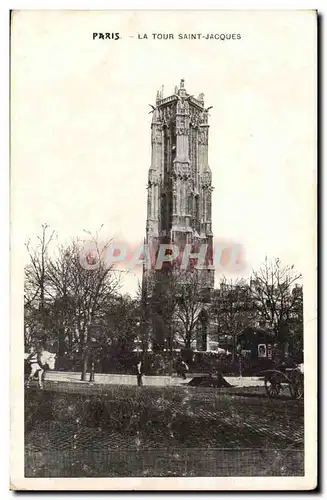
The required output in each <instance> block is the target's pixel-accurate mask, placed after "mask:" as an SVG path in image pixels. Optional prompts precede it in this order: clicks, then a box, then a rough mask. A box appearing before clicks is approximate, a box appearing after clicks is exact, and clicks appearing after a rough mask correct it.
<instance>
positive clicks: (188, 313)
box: [172, 269, 207, 349]
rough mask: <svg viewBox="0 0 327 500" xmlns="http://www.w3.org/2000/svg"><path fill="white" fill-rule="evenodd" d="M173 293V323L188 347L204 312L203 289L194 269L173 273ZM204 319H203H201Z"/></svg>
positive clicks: (194, 337) (193, 338) (194, 336)
mask: <svg viewBox="0 0 327 500" xmlns="http://www.w3.org/2000/svg"><path fill="white" fill-rule="evenodd" d="M172 293H174V294H175V311H174V319H175V325H176V324H177V325H178V326H179V335H180V337H181V338H182V340H183V342H184V345H185V347H186V348H188V349H189V348H190V347H191V344H192V342H193V341H194V340H195V339H196V336H197V326H198V325H199V323H200V321H201V319H202V318H204V316H205V317H206V316H207V315H206V314H203V311H204V309H205V290H204V288H203V286H202V285H201V281H200V279H199V274H198V272H197V270H196V269H193V270H186V271H180V270H179V271H177V272H175V273H174V281H173V290H172ZM202 321H204V319H202Z"/></svg>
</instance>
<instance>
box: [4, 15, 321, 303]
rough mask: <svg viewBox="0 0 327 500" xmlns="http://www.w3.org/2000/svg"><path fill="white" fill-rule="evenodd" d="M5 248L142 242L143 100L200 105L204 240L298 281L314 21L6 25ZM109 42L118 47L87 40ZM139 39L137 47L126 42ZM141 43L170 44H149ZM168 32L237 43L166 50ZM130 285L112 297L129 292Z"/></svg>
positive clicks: (311, 158)
mask: <svg viewBox="0 0 327 500" xmlns="http://www.w3.org/2000/svg"><path fill="white" fill-rule="evenodd" d="M12 28H13V31H12V150H11V157H12V162H11V182H12V188H11V193H12V197H11V217H12V226H13V238H12V244H13V245H15V246H16V248H18V249H19V251H20V249H21V256H22V262H23V261H24V259H25V257H24V251H23V243H24V241H26V240H27V239H28V238H32V239H34V238H35V237H36V236H37V235H38V234H39V233H40V226H41V224H42V223H44V222H47V223H48V224H49V225H50V226H51V228H53V229H55V230H56V231H58V233H59V237H60V239H61V240H63V241H64V240H66V239H68V238H69V237H72V236H81V235H83V229H89V230H91V231H93V232H94V231H96V229H97V228H99V226H100V225H101V224H104V227H103V229H102V231H101V234H102V235H103V237H104V238H105V237H108V238H111V237H116V238H118V239H120V240H122V239H123V240H124V241H127V242H129V243H130V244H131V245H133V244H135V245H138V244H140V243H141V242H142V240H143V238H144V235H145V222H146V203H147V202H146V194H147V192H146V184H147V175H148V168H149V166H150V155H151V142H150V124H151V115H149V114H148V112H149V110H150V108H149V106H148V104H149V103H152V104H154V101H155V96H156V91H157V89H158V88H160V87H161V85H164V92H165V95H166V96H168V95H170V94H172V93H173V89H174V86H175V85H178V84H179V82H180V79H181V78H184V79H185V87H186V90H187V92H188V93H190V94H194V95H195V96H196V95H198V94H199V93H200V92H203V93H204V94H205V105H206V106H213V109H211V110H210V115H211V116H210V134H209V164H210V166H211V169H212V174H213V186H214V187H215V190H214V193H213V199H212V219H213V231H214V236H215V239H216V240H226V241H233V242H236V243H239V244H241V245H243V247H244V250H245V258H246V264H247V268H246V269H245V270H244V272H243V274H244V275H247V274H248V273H249V272H250V270H251V268H253V267H257V266H258V265H260V263H261V262H262V261H263V259H264V257H265V255H270V256H273V257H274V256H276V257H277V256H278V257H280V258H281V259H282V260H283V261H284V262H285V263H291V264H295V265H296V267H297V268H298V269H299V270H300V271H304V269H305V267H306V266H307V261H308V258H309V257H310V255H312V253H311V254H310V251H312V248H314V241H315V232H316V220H315V193H316V179H315V168H316V130H315V127H316V67H315V60H316V52H315V51H316V38H315V29H316V25H315V14H314V13H313V11H312V12H311V13H310V12H309V11H303V12H291V11H290V12H272V11H266V12H235V11H232V12H229V11H221V12H207V13H206V12H185V11H184V12H177V11H176V12H138V13H137V14H136V13H135V14H133V13H128V12H125V13H122V12H87V11H86V12H69V11H66V12H46V11H44V12H33V11H31V12H18V13H16V14H15V15H14V17H13V25H12ZM93 32H119V33H120V35H121V37H122V39H120V40H98V39H96V40H93V36H92V35H93ZM138 33H140V34H143V33H147V34H148V37H149V38H148V39H147V40H146V39H143V40H138V39H137V34H138ZM152 33H173V34H175V39H174V40H165V41H158V40H153V39H152ZM178 33H202V34H206V33H220V34H221V33H223V34H233V33H234V34H238V33H239V34H240V35H241V39H240V40H225V41H222V40H215V39H213V40H205V39H201V40H178V39H177V36H178ZM136 285H137V276H136V275H134V274H133V273H130V274H129V276H127V277H126V279H125V281H124V288H123V289H124V291H128V292H131V293H133V292H134V291H135V289H136Z"/></svg>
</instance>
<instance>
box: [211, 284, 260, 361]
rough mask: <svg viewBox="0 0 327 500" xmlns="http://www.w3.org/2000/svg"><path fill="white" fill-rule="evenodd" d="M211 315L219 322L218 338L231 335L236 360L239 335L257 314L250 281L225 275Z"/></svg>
mask: <svg viewBox="0 0 327 500" xmlns="http://www.w3.org/2000/svg"><path fill="white" fill-rule="evenodd" d="M211 315H212V316H213V317H214V318H215V322H216V324H217V333H218V339H219V335H221V334H225V335H227V336H228V337H231V339H232V357H233V360H234V359H235V352H236V344H237V335H238V334H239V333H240V332H241V331H242V330H244V328H246V327H247V326H250V325H251V324H252V323H253V320H254V316H255V312H254V305H253V299H252V297H251V290H250V287H249V285H248V283H247V282H246V281H245V280H244V279H236V280H232V279H227V278H226V277H223V278H222V279H221V281H220V286H219V289H217V290H215V293H214V296H213V300H212V304H211Z"/></svg>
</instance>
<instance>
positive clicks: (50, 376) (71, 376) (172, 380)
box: [46, 371, 264, 387]
mask: <svg viewBox="0 0 327 500" xmlns="http://www.w3.org/2000/svg"><path fill="white" fill-rule="evenodd" d="M200 375H202V376H203V375H204V374H203V373H202V374H198V373H189V374H188V375H187V377H186V380H183V379H181V378H180V377H177V376H168V375H152V376H147V375H144V376H143V385H145V386H157V387H158V386H159V387H167V386H180V385H184V384H187V383H188V382H190V380H192V378H194V377H196V376H200ZM224 378H225V380H226V381H227V382H228V383H229V384H231V385H232V386H233V387H262V386H263V385H264V381H263V380H262V379H260V377H224ZM46 380H49V381H53V382H74V383H77V384H86V383H89V382H88V380H89V374H88V375H87V382H82V381H81V372H61V371H48V372H47V373H46ZM94 382H95V383H96V384H106V385H137V379H136V375H121V374H111V373H96V374H95V379H94Z"/></svg>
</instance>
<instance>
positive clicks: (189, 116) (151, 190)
mask: <svg viewBox="0 0 327 500" xmlns="http://www.w3.org/2000/svg"><path fill="white" fill-rule="evenodd" d="M208 109H210V108H208ZM208 109H205V107H204V95H203V94H200V95H199V96H198V97H197V98H195V97H193V96H192V95H190V94H188V93H187V92H186V90H185V87H184V80H181V82H180V87H179V88H178V87H177V86H176V87H175V93H174V95H171V96H169V97H166V98H164V96H163V93H162V92H159V91H158V93H157V98H156V105H155V107H153V113H152V124H151V145H152V155H151V166H150V169H149V177H148V187H147V189H148V205H147V222H146V239H145V243H147V244H148V245H150V246H151V245H153V244H154V245H156V244H160V243H169V244H175V245H177V246H178V247H179V248H183V246H184V245H185V244H188V245H192V248H193V249H194V251H195V252H196V249H197V248H199V245H200V244H206V245H208V252H207V258H206V261H205V262H206V265H205V267H204V268H203V269H202V270H201V271H199V272H198V276H199V280H200V282H201V286H203V288H205V289H208V290H211V289H213V286H214V267H213V262H212V237H213V235H212V223H211V195H212V191H213V188H212V186H211V181H212V175H211V170H210V168H209V165H208V129H209V125H208ZM157 274H158V271H155V270H154V269H153V268H152V269H145V268H144V271H143V289H144V293H145V294H146V296H149V295H151V293H152V291H153V286H154V282H155V280H156V276H157Z"/></svg>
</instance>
